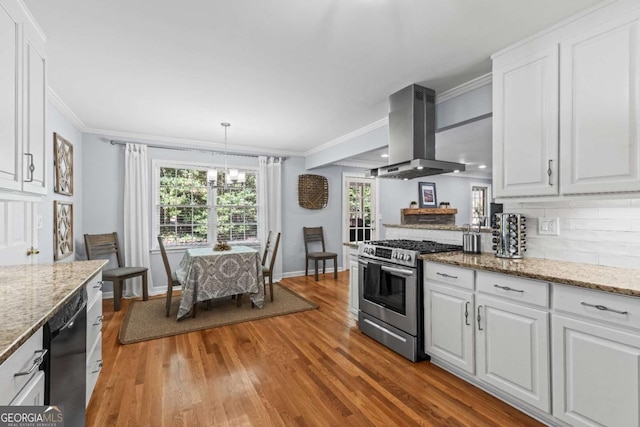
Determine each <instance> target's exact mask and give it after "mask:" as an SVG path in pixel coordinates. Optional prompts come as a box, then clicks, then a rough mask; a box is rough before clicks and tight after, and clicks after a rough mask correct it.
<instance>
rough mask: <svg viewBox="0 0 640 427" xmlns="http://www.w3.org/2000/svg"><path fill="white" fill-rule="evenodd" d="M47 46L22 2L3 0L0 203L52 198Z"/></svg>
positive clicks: (0, 12)
mask: <svg viewBox="0 0 640 427" xmlns="http://www.w3.org/2000/svg"><path fill="white" fill-rule="evenodd" d="M44 48H45V41H44V38H43V36H42V34H41V33H40V32H39V31H38V29H37V28H36V27H35V25H34V24H33V23H32V22H31V21H30V20H29V19H28V17H27V15H26V13H25V12H24V10H23V9H22V6H21V5H20V4H19V2H18V1H16V0H0V93H2V94H3V96H2V98H1V99H0V151H1V152H2V156H0V200H1V199H14V198H16V197H17V196H16V195H20V194H26V195H31V196H34V195H35V196H39V195H44V194H47V183H46V179H45V177H46V154H45V146H46V144H45V96H46V87H47V85H46V73H45V69H46V67H45V62H46V60H45V53H44ZM5 94H7V95H6V96H5Z"/></svg>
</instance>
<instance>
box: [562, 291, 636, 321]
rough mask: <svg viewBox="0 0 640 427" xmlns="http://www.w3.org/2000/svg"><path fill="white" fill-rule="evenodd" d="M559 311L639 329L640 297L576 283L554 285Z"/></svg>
mask: <svg viewBox="0 0 640 427" xmlns="http://www.w3.org/2000/svg"><path fill="white" fill-rule="evenodd" d="M553 308H554V309H555V310H556V311H564V312H566V313H571V314H577V315H580V316H585V317H587V318H589V319H592V320H597V321H605V322H610V323H615V324H617V325H622V326H628V327H631V328H635V329H640V298H638V297H630V296H625V295H618V294H614V293H610V292H602V291H595V290H592V289H585V288H580V287H576V286H566V285H557V284H554V286H553Z"/></svg>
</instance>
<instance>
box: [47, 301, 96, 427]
mask: <svg viewBox="0 0 640 427" xmlns="http://www.w3.org/2000/svg"><path fill="white" fill-rule="evenodd" d="M44 334H45V345H47V348H48V349H49V359H48V360H47V363H46V365H45V395H44V402H45V405H58V406H62V407H63V410H64V423H65V425H66V426H71V427H84V425H85V412H86V411H85V393H86V379H87V368H86V364H87V360H86V353H87V293H86V290H85V289H83V290H82V292H80V293H79V294H78V295H76V296H74V297H73V298H72V299H71V300H70V301H69V302H68V303H67V304H65V306H64V307H63V308H62V309H61V310H60V311H59V312H58V313H56V314H55V315H54V316H53V317H52V318H51V319H50V320H49V322H48V323H47V324H46V325H45V329H44Z"/></svg>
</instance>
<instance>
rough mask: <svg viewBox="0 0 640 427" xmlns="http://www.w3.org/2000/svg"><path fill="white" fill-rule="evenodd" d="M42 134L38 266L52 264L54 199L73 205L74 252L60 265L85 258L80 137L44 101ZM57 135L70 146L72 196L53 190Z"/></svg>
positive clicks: (70, 125) (82, 165) (58, 113)
mask: <svg viewBox="0 0 640 427" xmlns="http://www.w3.org/2000/svg"><path fill="white" fill-rule="evenodd" d="M46 114H47V115H46V124H45V128H46V132H45V142H46V144H45V156H46V165H47V170H46V174H47V195H46V196H44V197H43V198H42V201H41V202H40V203H39V204H38V210H37V211H38V214H37V215H38V216H41V217H42V228H41V229H39V230H38V249H39V250H40V254H39V255H38V262H39V263H49V262H53V252H54V239H53V202H54V200H59V201H64V202H71V203H73V238H74V253H73V255H71V256H68V257H66V258H64V259H62V260H60V262H70V261H75V260H76V259H86V258H83V256H84V249H83V247H84V245H82V244H81V242H82V234H83V233H84V231H83V225H82V205H83V197H82V192H83V183H82V175H83V173H84V164H83V161H82V152H83V149H82V148H83V147H82V134H81V133H80V132H79V131H78V130H77V129H76V128H75V127H74V126H73V125H72V124H71V123H70V122H69V121H68V120H67V119H66V118H65V117H64V116H63V115H62V114H61V113H60V112H59V111H58V110H57V109H56V108H55V107H54V106H53V105H52V104H51V103H50V102H47V111H46ZM54 132H57V133H58V134H60V135H61V136H62V137H63V138H64V139H66V140H67V141H69V142H70V143H71V144H73V196H64V195H61V194H57V193H55V192H54V191H53V189H54V179H55V167H54V165H53V161H54V159H53V133H54Z"/></svg>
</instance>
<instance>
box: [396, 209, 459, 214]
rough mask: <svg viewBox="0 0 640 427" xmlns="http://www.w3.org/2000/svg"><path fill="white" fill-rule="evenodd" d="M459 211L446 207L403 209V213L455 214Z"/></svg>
mask: <svg viewBox="0 0 640 427" xmlns="http://www.w3.org/2000/svg"><path fill="white" fill-rule="evenodd" d="M457 213H458V209H444V208H420V209H412V208H406V209H402V215H455V214H457Z"/></svg>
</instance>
